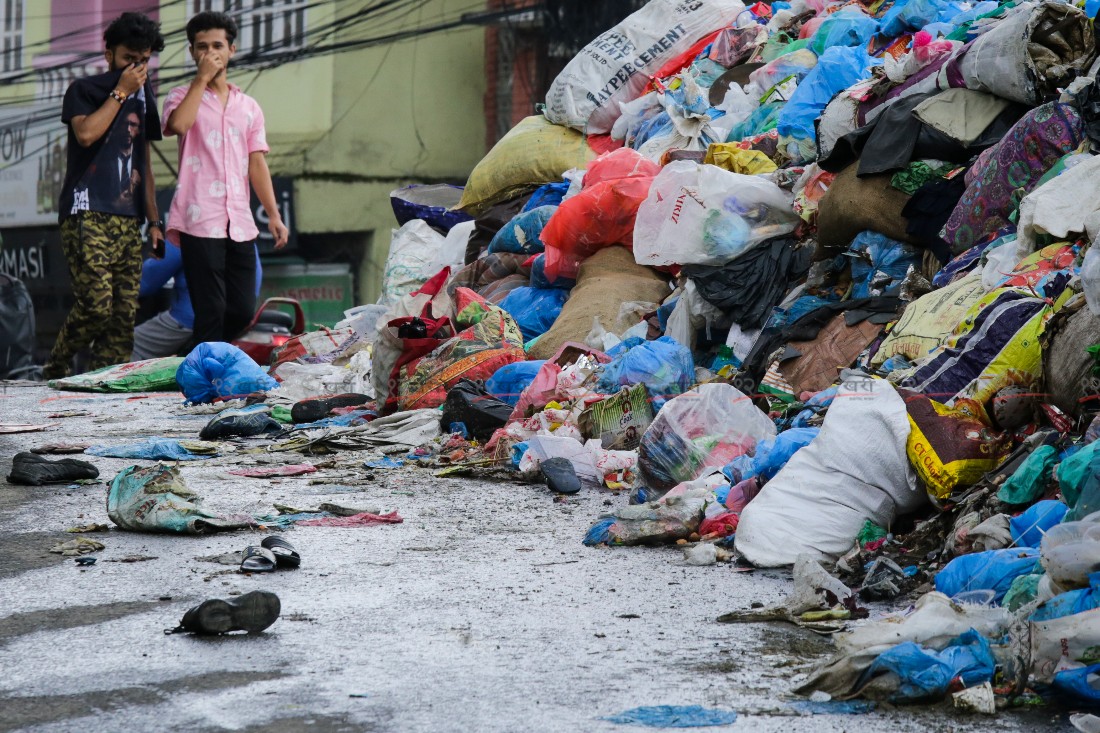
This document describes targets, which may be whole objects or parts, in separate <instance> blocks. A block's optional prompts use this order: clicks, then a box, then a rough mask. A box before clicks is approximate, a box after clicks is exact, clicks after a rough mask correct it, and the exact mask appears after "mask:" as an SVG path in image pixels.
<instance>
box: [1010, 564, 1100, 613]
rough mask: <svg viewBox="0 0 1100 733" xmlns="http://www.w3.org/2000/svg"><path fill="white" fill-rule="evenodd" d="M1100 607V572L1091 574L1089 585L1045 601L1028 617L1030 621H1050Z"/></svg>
mask: <svg viewBox="0 0 1100 733" xmlns="http://www.w3.org/2000/svg"><path fill="white" fill-rule="evenodd" d="M1097 608H1100V572H1095V573H1092V574H1090V575H1089V587H1087V588H1083V589H1081V590H1071V591H1068V592H1066V593H1059V594H1058V595H1056V596H1054V597H1053V598H1051V599H1049V600H1046V601H1044V602H1043V603H1041V604H1040V605H1039V607H1038V608H1036V609H1035V611H1034V612H1033V613H1032V614H1031V616H1029V617H1028V620H1030V621H1049V620H1051V619H1056V618H1062V617H1064V616H1074V615H1076V614H1078V613H1084V612H1086V611H1093V610H1095V609H1097Z"/></svg>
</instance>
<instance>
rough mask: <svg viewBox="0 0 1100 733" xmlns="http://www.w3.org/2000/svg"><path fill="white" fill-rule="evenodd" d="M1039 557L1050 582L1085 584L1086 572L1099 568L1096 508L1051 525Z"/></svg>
mask: <svg viewBox="0 0 1100 733" xmlns="http://www.w3.org/2000/svg"><path fill="white" fill-rule="evenodd" d="M1039 558H1040V561H1041V562H1042V564H1043V568H1045V569H1046V571H1047V575H1049V576H1050V579H1051V582H1052V583H1054V584H1056V585H1057V586H1059V587H1060V588H1062V589H1065V590H1070V589H1074V588H1087V587H1088V584H1089V574H1091V573H1095V572H1097V571H1100V512H1096V513H1094V514H1090V515H1089V516H1087V517H1085V518H1084V519H1082V520H1081V521H1079V522H1065V523H1063V524H1059V525H1057V526H1055V527H1051V528H1050V529H1049V530H1048V531H1047V533H1046V534H1045V535H1044V536H1043V541H1042V542H1041V543H1040V545H1039Z"/></svg>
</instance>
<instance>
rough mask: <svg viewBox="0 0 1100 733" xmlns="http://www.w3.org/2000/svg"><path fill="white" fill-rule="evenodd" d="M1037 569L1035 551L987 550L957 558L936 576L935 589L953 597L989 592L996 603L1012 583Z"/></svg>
mask: <svg viewBox="0 0 1100 733" xmlns="http://www.w3.org/2000/svg"><path fill="white" fill-rule="evenodd" d="M1038 569H1039V551H1038V550H1036V549H1034V548H1031V547H1020V548H1007V549H1004V550H988V551H986V552H975V553H973V554H970V555H960V556H959V557H956V558H954V559H953V560H952V561H951V562H949V563H947V565H945V566H944V568H943V570H940V572H939V573H937V574H936V590H938V591H939V592H940V593H943V594H944V595H947V596H952V597H954V596H957V595H958V594H960V593H966V592H968V591H973V590H991V591H993V594H994V595H993V599H994V601H996V602H997V603H1000V602H1001V601H1002V600H1003V599H1004V597H1005V593H1007V592H1008V589H1009V588H1011V587H1012V582H1013V581H1014V580H1016V578H1018V577H1019V576H1021V575H1030V574H1031V573H1034V572H1037V571H1038Z"/></svg>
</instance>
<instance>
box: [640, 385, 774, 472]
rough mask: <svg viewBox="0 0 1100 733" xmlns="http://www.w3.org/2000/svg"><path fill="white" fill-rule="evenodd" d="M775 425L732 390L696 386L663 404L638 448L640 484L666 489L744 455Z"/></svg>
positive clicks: (766, 436) (725, 387)
mask: <svg viewBox="0 0 1100 733" xmlns="http://www.w3.org/2000/svg"><path fill="white" fill-rule="evenodd" d="M773 436H775V425H774V424H772V421H771V420H769V419H768V416H767V415H766V414H764V413H763V412H761V411H760V409H759V408H757V407H756V405H754V404H753V403H752V400H751V399H750V398H749V397H747V396H746V395H745V394H743V393H742V392H741V391H740V390H738V389H737V388H736V387H732V386H730V385H728V384H723V383H712V384H702V385H700V386H698V387H696V388H695V389H692V390H690V391H688V392H685V393H684V394H682V395H679V396H677V397H673V398H672V399H671V400H669V401H668V402H667V403H666V404H665V406H664V407H662V408H661V410H660V412H658V413H657V417H656V418H655V419H654V420H653V423H652V424H650V426H649V429H648V430H646V431H645V434H644V435H643V436H642V442H641V444H640V445H639V447H638V465H639V468H640V469H641V477H642V480H643V483H644V484H645V485H646V486H648V487H649V488H652V489H657V490H667V489H671V488H672V487H673V486H675V485H676V484H679V483H681V482H682V481H690V480H692V479H695V478H698V477H699V476H700V475H702V473H703V471H704V470H705V469H706V468H708V467H719V466H724V465H726V464H727V463H729V462H730V461H731V460H733V459H734V458H735V457H737V456H738V455H744V454H746V453H750V452H751V451H752V450H753V449H754V448H755V447H756V444H757V442H758V441H760V440H762V439H764V438H771V437H773Z"/></svg>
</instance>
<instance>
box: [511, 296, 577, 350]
mask: <svg viewBox="0 0 1100 733" xmlns="http://www.w3.org/2000/svg"><path fill="white" fill-rule="evenodd" d="M567 300H569V291H568V290H560V289H558V288H532V287H528V286H526V285H523V286H520V287H518V288H516V289H515V290H513V291H512V292H510V293H508V295H506V296H505V298H504V300H502V301H500V307H501V308H503V309H504V310H506V311H507V312H508V314H509V315H510V316H512V318H513V319H514V320H515V322H516V325H517V326H519V330H520V333H522V334H523V340H524V341H525V342H526V341H530V340H531V339H533V338H537V337H538V336H541V335H543V334H544V333H546V332H547V331H549V330H550V327H551V326H553V325H554V321H556V320H558V316H559V315H560V314H561V309H562V306H563V305H565V301H567Z"/></svg>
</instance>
